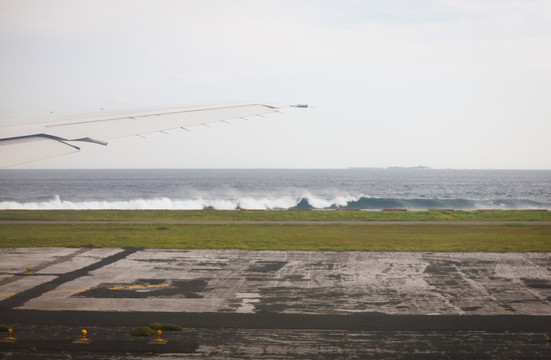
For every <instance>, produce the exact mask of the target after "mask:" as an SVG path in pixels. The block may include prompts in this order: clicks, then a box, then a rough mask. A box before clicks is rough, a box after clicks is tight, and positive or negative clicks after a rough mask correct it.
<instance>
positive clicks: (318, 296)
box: [0, 248, 551, 315]
mask: <svg viewBox="0 0 551 360" xmlns="http://www.w3.org/2000/svg"><path fill="white" fill-rule="evenodd" d="M61 250H62V252H63V253H68V252H67V250H64V249H61ZM70 250H71V251H75V249H70ZM116 251H120V249H94V250H90V251H88V252H84V253H81V254H78V255H76V256H75V257H74V258H70V259H67V261H66V263H63V264H62V263H59V264H56V265H54V266H50V267H49V268H45V269H43V270H41V271H40V272H41V273H43V274H46V273H52V274H53V273H55V274H58V273H62V272H63V271H72V270H74V269H75V268H79V267H80V266H85V265H86V264H90V263H92V262H93V261H95V260H99V259H100V258H102V257H105V256H109V255H112V254H113V253H115V252H116ZM13 252H14V249H2V250H1V251H0V264H2V265H0V271H5V270H4V269H3V266H4V265H3V264H4V261H3V259H4V258H9V256H10V254H12V253H13ZM16 253H17V252H16ZM18 254H19V255H18V256H19V261H21V262H22V263H28V262H29V261H31V260H33V259H35V260H36V259H37V258H38V257H41V258H42V259H44V260H47V259H48V256H49V257H50V258H51V259H53V258H55V256H56V255H54V253H53V252H51V251H43V249H40V248H39V249H35V250H34V251H32V250H29V249H26V250H25V251H24V252H20V253H18ZM26 255H28V258H27V257H26ZM28 259H29V260H28ZM9 264H10V265H9V267H8V268H11V267H15V266H16V264H15V263H14V262H13V261H12V262H11V263H9ZM550 264H551V253H529V254H519V253H499V254H498V253H403V252H342V253H336V252H300V251H237V250H219V251H213V250H192V251H184V250H141V251H137V252H134V253H132V254H130V255H129V256H127V257H125V258H122V259H120V260H117V261H114V262H112V263H110V264H107V265H105V266H102V267H100V268H98V269H96V270H94V271H90V272H87V273H86V274H82V275H79V276H76V277H73V279H72V280H70V281H67V282H65V283H63V284H61V285H59V286H58V287H56V288H55V289H53V290H50V291H48V292H45V293H43V294H41V295H40V296H37V297H34V298H31V299H28V301H26V302H25V304H24V305H23V306H20V307H18V308H19V309H25V310H71V311H118V312H128V311H142V312H145V311H147V312H155V311H158V312H188V313H202V312H221V313H263V312H273V313H284V314H324V315H326V314H354V313H366V312H379V313H385V314H397V315H401V314H403V315H406V314H420V315H430V314H432V315H513V314H514V315H551V265H550ZM19 267H21V266H19ZM37 276H38V275H37ZM0 281H1V280H0ZM19 281H21V280H17V281H16V282H15V283H17V282H19ZM15 283H14V284H15ZM6 289H7V288H6V287H5V286H0V293H3V292H7V290H6ZM9 289H10V291H13V289H14V288H13V287H11V288H9ZM0 299H1V298H0Z"/></svg>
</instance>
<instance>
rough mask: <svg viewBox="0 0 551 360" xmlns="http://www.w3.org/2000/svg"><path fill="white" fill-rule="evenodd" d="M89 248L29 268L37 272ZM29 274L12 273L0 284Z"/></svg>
mask: <svg viewBox="0 0 551 360" xmlns="http://www.w3.org/2000/svg"><path fill="white" fill-rule="evenodd" d="M90 250H91V249H86V248H81V249H79V250H77V251H75V252H74V253H72V254H69V255H65V256H61V257H59V258H57V259H55V260H52V261H47V262H44V263H41V264H39V265H37V266H35V267H34V268H33V269H31V271H34V272H37V271H40V270H43V269H45V268H47V267H48V266H52V265H55V264H60V263H62V262H65V261H69V260H71V259H73V258H75V257H76V256H78V255H81V254H84V253H85V252H88V251H90ZM29 275H30V274H27V273H25V272H22V273H21V274H17V275H14V276H12V277H9V278H6V279H2V280H0V286H2V285H6V284H10V283H12V282H15V281H17V280H19V279H22V278H23V277H25V276H29Z"/></svg>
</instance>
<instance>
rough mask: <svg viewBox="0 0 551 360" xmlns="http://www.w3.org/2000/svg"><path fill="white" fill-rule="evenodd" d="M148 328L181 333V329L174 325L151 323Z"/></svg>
mask: <svg viewBox="0 0 551 360" xmlns="http://www.w3.org/2000/svg"><path fill="white" fill-rule="evenodd" d="M149 327H150V328H151V329H154V330H165V331H182V327H181V326H178V325H175V324H161V323H151V324H149Z"/></svg>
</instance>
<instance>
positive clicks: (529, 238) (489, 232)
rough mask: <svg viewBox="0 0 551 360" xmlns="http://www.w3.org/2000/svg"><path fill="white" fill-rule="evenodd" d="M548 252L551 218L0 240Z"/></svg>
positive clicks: (86, 227)
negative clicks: (502, 222)
mask: <svg viewBox="0 0 551 360" xmlns="http://www.w3.org/2000/svg"><path fill="white" fill-rule="evenodd" d="M29 246H64V247H140V248H142V247H143V248H154V249H163V248H175V249H244V250H325V251H495V252H549V251H551V226H549V225H530V224H528V225H523V224H508V225H455V224H436V225H432V224H415V225H413V224H410V225H404V224H386V225H359V224H353V225H347V224H328V225H294V224H292V225H288V224H252V225H250V224H249V225H247V224H227V225H207V224H205V225H183V224H116V223H115V224H79V223H78V222H77V223H75V224H71V225H69V224H0V247H29Z"/></svg>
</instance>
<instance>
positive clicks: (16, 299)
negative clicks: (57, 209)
mask: <svg viewBox="0 0 551 360" xmlns="http://www.w3.org/2000/svg"><path fill="white" fill-rule="evenodd" d="M82 250H90V249H82ZM82 250H79V251H77V252H76V253H74V254H71V255H74V256H76V255H78V254H80V253H83V252H84V251H82ZM138 250H140V249H139V248H125V249H122V251H120V252H118V253H116V254H113V255H111V256H108V257H106V258H102V259H100V260H99V261H97V262H95V263H93V264H90V265H88V266H85V267H83V268H80V269H77V270H75V271H72V272H68V273H64V274H60V275H59V276H57V277H56V278H55V279H53V280H51V281H48V282H46V283H43V284H40V285H37V286H35V287H33V288H31V289H28V290H25V291H22V292H20V293H17V294H16V295H13V296H11V297H9V298H7V299H4V300H0V314H2V315H4V314H3V313H4V312H5V311H7V310H9V309H14V308H16V307H18V306H22V305H23V304H25V303H26V302H27V301H29V300H31V299H33V298H37V297H39V296H41V295H43V294H45V293H47V292H49V291H52V290H54V289H56V288H57V287H58V286H60V285H62V284H64V283H66V282H69V281H72V280H75V279H77V278H79V277H81V276H84V275H86V274H87V273H88V272H90V271H94V270H97V269H100V268H102V267H104V266H106V265H109V264H112V263H114V262H117V261H119V260H122V259H124V258H126V257H127V256H129V255H131V254H133V253H135V252H136V251H138ZM77 253H78V254H77ZM71 255H67V256H71ZM67 256H65V258H66V257H67ZM58 260H59V259H58ZM58 260H56V261H53V262H52V263H57V261H58ZM66 260H68V259H65V261H66ZM50 265H51V264H50ZM16 276H17V278H18V279H20V278H22V277H23V276H18V275H16ZM25 276H32V275H25ZM12 278H13V277H12ZM10 279H11V278H10ZM16 280H17V279H16Z"/></svg>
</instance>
